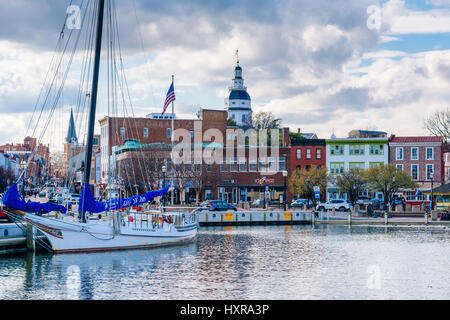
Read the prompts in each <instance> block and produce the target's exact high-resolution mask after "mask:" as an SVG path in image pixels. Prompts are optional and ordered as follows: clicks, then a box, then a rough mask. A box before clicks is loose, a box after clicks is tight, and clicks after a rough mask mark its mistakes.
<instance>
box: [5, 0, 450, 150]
mask: <svg viewBox="0 0 450 320" xmlns="http://www.w3.org/2000/svg"><path fill="white" fill-rule="evenodd" d="M115 2H116V6H117V16H118V26H119V29H120V31H119V32H120V41H121V49H122V55H123V64H124V67H125V73H126V77H127V81H128V85H129V88H130V96H131V99H132V102H133V107H134V114H135V115H136V116H138V115H139V116H144V115H146V114H148V113H151V112H161V110H162V105H163V103H164V99H165V94H166V92H167V89H168V87H169V85H170V81H171V75H172V74H173V75H175V90H176V97H177V100H176V102H175V108H176V110H175V111H176V113H177V116H178V118H194V117H195V113H196V112H197V111H198V109H199V108H200V107H203V108H214V109H222V108H224V98H225V96H226V94H227V90H228V89H227V88H228V86H229V85H230V84H231V78H232V75H233V69H234V66H235V63H236V56H235V51H236V50H237V49H239V53H240V62H241V66H242V67H243V72H244V78H245V84H246V86H247V87H248V92H249V94H250V96H251V97H252V105H253V110H254V111H256V112H257V111H272V112H273V113H274V114H275V115H276V116H277V117H279V118H281V119H282V120H283V125H284V126H289V127H290V128H291V130H293V131H297V128H301V130H302V131H303V132H316V133H317V134H318V136H319V137H321V138H329V137H330V135H331V133H332V131H333V130H334V132H335V134H336V135H337V136H338V137H345V136H346V134H347V133H348V132H349V131H350V130H352V129H377V130H383V131H387V132H388V133H389V134H391V133H394V134H396V135H421V134H426V131H425V129H424V128H423V119H424V118H425V117H427V116H428V115H430V114H431V113H432V112H433V111H436V110H440V109H444V108H447V107H448V106H449V101H450V90H449V89H450V0H411V1H408V0H406V1H403V0H389V1H388V0H383V1H374V0H333V1H331V0H315V1H310V0H281V1H275V0H272V1H266V0H239V1H238V0H229V1H221V0H190V1H181V0H178V1H171V0H165V1H160V0H158V1H153V0H126V1H125V0H115ZM70 3H71V1H69V0H16V1H13V2H12V1H6V0H0V119H1V120H2V121H1V123H0V143H1V144H3V143H6V142H19V141H21V140H23V137H24V136H25V134H26V133H29V132H30V129H28V130H27V128H28V124H29V121H30V117H31V116H32V115H33V110H34V109H35V106H36V105H37V103H36V102H37V101H39V100H38V97H39V93H40V90H41V87H42V84H43V83H44V79H45V77H46V74H47V71H48V70H49V66H50V63H51V61H52V57H53V54H54V49H55V46H56V45H57V40H58V38H59V34H60V31H61V27H62V26H63V24H64V21H65V19H66V10H67V7H68V6H69V5H70ZM72 4H77V5H80V7H81V8H82V10H81V16H83V14H84V12H83V8H84V7H83V0H78V1H75V0H73V1H72ZM87 16H88V15H87ZM86 21H88V18H87V19H86V20H85V22H84V23H85V24H84V25H83V26H82V29H81V30H73V37H74V38H76V35H77V32H79V33H81V32H82V30H83V27H84V26H85V25H87V24H88V23H87V22H86ZM68 31H69V30H66V31H65V36H66V38H67V37H68V34H69V33H68ZM81 51H82V50H81V49H80V52H78V53H77V55H76V56H75V60H74V63H73V68H72V69H73V70H72V69H71V71H70V73H69V74H68V78H67V80H66V86H65V87H67V88H66V89H65V91H64V92H63V94H62V96H61V98H60V99H59V100H58V108H57V109H56V111H55V112H54V113H53V118H52V121H50V122H49V123H48V125H49V129H48V130H47V135H46V137H53V138H52V141H49V142H51V144H52V145H53V144H55V145H57V144H59V143H61V142H62V137H63V136H64V135H65V134H66V132H67V124H68V121H69V112H70V108H74V109H76V105H77V102H76V95H75V94H74V92H76V90H75V88H77V86H78V83H79V78H80V70H78V72H77V70H75V69H76V68H77V67H80V65H81V61H82V53H81ZM103 58H105V56H103ZM64 64H66V65H67V61H63V66H64ZM79 69H81V68H79ZM102 70H103V71H104V73H106V69H105V68H102ZM61 78H62V77H58V78H57V81H58V79H61ZM105 79H106V76H103V77H102V80H105ZM99 90H100V96H99V106H98V112H97V113H98V118H101V117H103V116H105V115H106V113H107V103H106V101H107V99H106V96H107V95H106V80H105V81H102V82H101V84H100V89H99ZM50 98H51V97H49V101H51V99H50ZM40 108H41V105H39V104H38V106H37V110H38V111H39V110H40ZM47 108H50V107H47ZM48 110H49V109H48ZM46 117H47V115H45V112H44V116H43V117H42V118H41V120H40V123H41V125H42V126H43V125H44V124H45V123H46V121H45V120H46V119H47V118H46ZM33 119H36V113H35V115H34V118H33ZM33 124H34V123H33ZM30 128H31V131H32V128H33V126H30ZM80 130H82V129H81V128H80ZM55 137H58V138H55ZM58 139H59V140H58Z"/></svg>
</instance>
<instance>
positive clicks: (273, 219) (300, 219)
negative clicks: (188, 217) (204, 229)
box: [197, 211, 312, 226]
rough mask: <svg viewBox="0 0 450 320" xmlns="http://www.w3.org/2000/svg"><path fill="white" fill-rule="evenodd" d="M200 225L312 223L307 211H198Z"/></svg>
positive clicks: (310, 214)
mask: <svg viewBox="0 0 450 320" xmlns="http://www.w3.org/2000/svg"><path fill="white" fill-rule="evenodd" d="M197 217H198V221H199V224H200V226H238V225H247V226H248V225H292V224H310V223H311V221H312V212H310V211H309V212H307V211H232V212H200V213H197Z"/></svg>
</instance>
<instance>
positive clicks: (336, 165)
mask: <svg viewBox="0 0 450 320" xmlns="http://www.w3.org/2000/svg"><path fill="white" fill-rule="evenodd" d="M330 173H331V174H341V173H344V163H343V162H331V163H330Z"/></svg>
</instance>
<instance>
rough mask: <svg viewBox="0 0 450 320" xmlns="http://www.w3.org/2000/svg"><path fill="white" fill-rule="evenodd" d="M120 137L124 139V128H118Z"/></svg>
mask: <svg viewBox="0 0 450 320" xmlns="http://www.w3.org/2000/svg"><path fill="white" fill-rule="evenodd" d="M120 137H121V138H125V127H120Z"/></svg>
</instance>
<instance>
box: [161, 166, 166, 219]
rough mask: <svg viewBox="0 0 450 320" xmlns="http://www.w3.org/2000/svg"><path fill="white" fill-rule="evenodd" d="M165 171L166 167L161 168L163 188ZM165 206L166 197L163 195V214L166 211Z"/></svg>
mask: <svg viewBox="0 0 450 320" xmlns="http://www.w3.org/2000/svg"><path fill="white" fill-rule="evenodd" d="M166 170H167V169H166V166H162V168H161V171H162V173H163V188H164V186H165V185H166ZM165 206H166V195H164V197H163V211H164V212H165V211H166V208H165Z"/></svg>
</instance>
